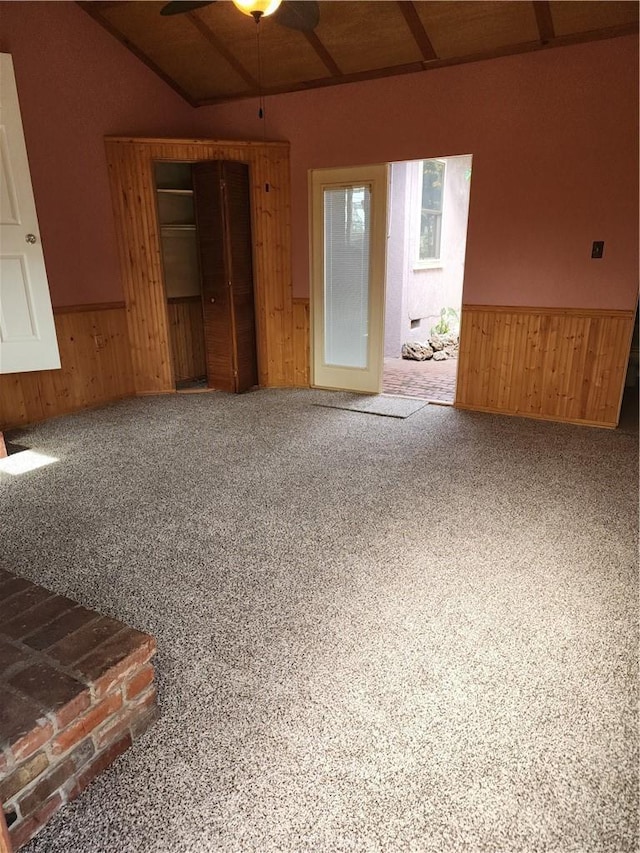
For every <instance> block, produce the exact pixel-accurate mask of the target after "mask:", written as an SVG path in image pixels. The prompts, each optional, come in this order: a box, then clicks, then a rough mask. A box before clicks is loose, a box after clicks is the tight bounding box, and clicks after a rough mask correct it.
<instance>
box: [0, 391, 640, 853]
mask: <svg viewBox="0 0 640 853" xmlns="http://www.w3.org/2000/svg"><path fill="white" fill-rule="evenodd" d="M322 399H323V394H322V393H320V392H311V391H307V392H305V391H262V392H257V393H252V394H248V395H244V396H241V397H234V396H231V395H223V394H204V395H186V396H179V397H174V398H167V397H162V398H146V399H138V400H131V401H127V402H123V403H121V404H118V405H115V406H111V407H109V408H106V409H102V410H98V411H92V412H85V413H82V414H79V415H76V416H71V417H65V418H60V419H57V420H54V421H51V422H49V423H45V424H42V425H40V426H35V427H33V428H30V429H27V430H25V431H23V432H22V433H21V434H19V435H16V436H13V438H14V440H16V441H18V442H19V443H21V444H23V445H27V446H30V447H31V448H33V449H34V450H37V451H39V452H41V453H44V454H47V455H50V456H54V457H57V458H58V460H59V461H58V462H56V463H53V464H50V465H48V466H47V467H45V468H42V469H39V470H37V471H33V472H31V473H28V474H24V475H21V476H11V475H5V474H2V475H0V525H1V530H2V545H1V559H0V564H1V565H2V566H4V567H6V568H8V569H10V570H12V571H16V572H17V573H19V574H23V575H24V576H26V577H29V578H31V579H33V580H35V581H38V582H40V583H42V584H44V585H46V586H49V587H50V588H51V589H53V590H54V591H56V592H62V593H65V594H68V595H70V596H72V597H74V598H76V599H77V600H78V601H80V602H81V603H83V604H85V605H88V606H89V607H93V608H96V609H97V610H100V611H102V612H103V613H105V614H107V615H110V616H115V617H117V618H119V619H122V620H124V621H125V622H128V623H129V624H131V625H133V626H134V627H137V628H140V629H142V630H143V631H148V632H150V633H152V634H154V635H155V636H156V637H157V639H158V646H159V655H158V671H159V681H160V683H159V688H160V703H161V708H162V718H161V719H160V721H159V722H158V723H157V724H156V725H155V727H154V728H153V729H152V730H151V731H150V732H149V733H148V735H146V736H145V737H144V738H142V739H141V740H140V741H139V742H138V743H137V744H136V745H135V746H134V747H133V748H132V749H131V750H130V751H129V752H128V753H126V754H125V755H124V756H123V757H122V758H121V759H119V760H118V761H117V762H116V764H115V765H114V766H113V767H112V768H111V769H110V770H109V771H108V772H106V773H105V774H104V775H103V776H102V777H100V778H99V779H98V780H96V782H94V783H93V784H92V786H91V787H90V788H89V789H88V790H87V791H86V792H85V793H84V794H83V795H82V796H81V797H80V798H79V799H78V800H77V801H75V802H74V803H72V804H70V805H69V806H67V807H66V808H65V809H63V810H62V811H61V812H60V813H59V814H58V815H57V816H56V817H55V818H54V820H53V821H52V822H51V823H50V824H49V825H48V827H47V828H46V829H45V830H44V832H43V833H42V834H41V835H40V836H39V837H38V838H37V839H36V840H35V841H34V842H32V843H31V845H30V846H29V847H28V848H27V849H28V851H29V853H45V851H46V853H184V851H192V852H193V853H207V851H238V853H244V851H256V853H257V851H259V853H275V851H319V852H320V853H323V852H324V851H327V853H330V851H331V852H332V851H384V853H387V851H388V853H395V851H425V853H426V851H434V853H447V851H452V853H454V852H455V853H458V851H469V853H480V852H481V853H494V851H495V853H519V851H531V853H534V852H535V853H541V851H554V853H578V851H580V853H597V852H598V851H607V853H621V851H632V850H636V849H637V831H638V826H637V819H638V799H637V797H638V786H637V768H638V763H637V762H638V755H637V718H636V711H637V651H638V624H637V611H638V597H637V499H638V494H637V458H638V450H637V436H634V435H631V434H621V433H617V432H612V431H599V430H592V429H585V428H578V427H571V426H560V425H555V424H550V423H536V422H532V421H525V420H520V419H516V418H498V417H491V416H484V415H473V414H469V413H465V412H459V411H456V410H453V409H447V408H442V407H433V406H427V407H425V408H423V409H421V410H420V411H418V412H416V413H415V414H413V415H412V416H411V417H409V418H407V419H405V420H401V419H393V418H386V417H371V416H370V415H367V414H361V413H358V412H352V411H343V410H340V409H332V408H331V409H330V408H321V407H319V406H317V405H313V404H314V403H317V402H321V401H322Z"/></svg>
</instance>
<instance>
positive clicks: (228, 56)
mask: <svg viewBox="0 0 640 853" xmlns="http://www.w3.org/2000/svg"><path fill="white" fill-rule="evenodd" d="M185 18H188V19H189V21H191V23H192V24H193V26H194V27H195V28H196V29H197V30H198V32H199V33H200V34H201V35H202V36H204V38H205V39H206V40H207V41H208V42H209V44H210V45H211V46H212V47H214V48H215V49H216V50H217V52H218V53H219V54H220V56H222V58H223V59H225V60H226V61H227V62H228V64H229V65H230V66H231V67H232V68H233V70H234V71H235V72H236V74H238V75H239V76H240V77H242V79H243V80H244V82H245V83H246V84H247V86H249V88H250V89H251V93H252V94H255V93H256V92H258V91H259V90H260V86H259V84H258V81H257V80H256V79H255V78H254V77H252V76H251V74H249V72H248V71H247V69H246V68H245V67H244V65H243V64H242V63H241V62H240V61H239V60H238V59H237V58H236V57H235V56H234V55H233V54H232V53H231V51H230V50H228V49H227V48H226V47H225V46H224V44H223V43H222V42H221V41H220V39H219V38H218V37H217V36H216V35H215V33H214V32H213V31H212V30H211V28H210V27H208V26H207V25H206V24H205V22H204V21H203V20H202V18H201V17H200V16H199V15H198V13H197V12H187V13H186V15H185Z"/></svg>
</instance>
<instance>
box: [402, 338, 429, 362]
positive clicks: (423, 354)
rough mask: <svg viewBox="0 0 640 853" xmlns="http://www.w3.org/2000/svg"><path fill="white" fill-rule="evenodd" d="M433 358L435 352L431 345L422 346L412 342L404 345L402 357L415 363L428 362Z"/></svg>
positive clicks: (417, 342)
mask: <svg viewBox="0 0 640 853" xmlns="http://www.w3.org/2000/svg"><path fill="white" fill-rule="evenodd" d="M432 356H433V350H432V349H431V347H430V346H429V344H421V343H420V342H419V341H411V342H410V343H406V344H402V357H403V358H409V359H412V360H413V361H427V359H429V358H431V357H432Z"/></svg>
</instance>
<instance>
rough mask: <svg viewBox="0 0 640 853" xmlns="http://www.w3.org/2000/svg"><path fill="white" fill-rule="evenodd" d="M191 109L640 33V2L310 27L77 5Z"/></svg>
mask: <svg viewBox="0 0 640 853" xmlns="http://www.w3.org/2000/svg"><path fill="white" fill-rule="evenodd" d="M79 5H80V6H81V7H82V8H83V9H85V11H86V12H87V13H88V14H89V15H91V17H93V18H94V19H95V20H96V21H97V22H98V23H100V24H101V25H102V26H103V27H105V29H107V30H108V31H109V32H110V33H111V34H112V35H113V36H114V37H115V38H117V39H119V40H120V41H121V42H122V43H123V44H125V45H126V46H127V47H128V48H129V49H130V50H131V51H132V52H133V53H134V54H135V55H136V56H137V57H138V58H139V59H141V60H142V61H143V62H145V63H146V64H147V65H148V66H149V67H150V68H152V69H153V70H154V71H155V72H156V73H157V74H158V75H159V76H160V77H162V79H163V80H165V81H166V82H167V83H169V84H170V85H171V86H172V87H173V88H174V89H175V90H176V91H177V92H179V93H180V94H181V95H182V97H184V98H185V100H187V101H188V102H189V103H190V104H192V105H193V106H202V105H205V104H213V103H219V102H221V101H228V100H235V99H238V98H246V97H254V96H255V95H257V94H258V92H259V90H260V88H262V91H263V93H264V94H276V93H280V92H295V91H300V90H303V89H310V88H316V87H319V86H331V85H336V84H338V83H348V82H353V81H356V80H367V79H373V78H376V77H386V76H391V75H394V74H406V73H410V72H412V71H422V70H426V69H429V68H438V67H442V66H443V65H454V64H458V63H463V62H473V61H475V60H480V59H489V58H492V57H496V56H505V55H507V54H515V53H525V52H528V51H531V50H538V49H542V48H547V47H556V46H558V47H560V46H563V45H567V44H575V43H577V42H582V41H592V40H594V39H602V38H612V37H614V36H619V35H625V34H630V33H635V32H637V31H638V8H639V6H638V3H636V2H634V0H624V2H614V0H587V2H567V0H559V2H553V0H551V2H548V0H531V2H528V1H527V2H520V0H516V2H511V0H494V2H464V0H456V2H406V0H403V1H402V2H385V0H374V2H369V0H321V2H320V3H319V7H320V21H319V23H318V25H317V27H316V28H315V29H314V30H313V31H312V32H307V33H305V32H299V31H296V30H292V29H287V28H285V27H284V26H282V25H281V24H279V23H278V22H277V21H276V20H275V19H274V18H265V19H263V21H262V22H261V24H260V29H261V35H260V41H261V53H262V75H261V78H262V79H261V86H259V83H258V81H259V77H260V74H259V69H258V53H257V48H256V26H255V24H254V22H253V21H252V19H251V18H249V17H247V16H245V15H243V14H241V13H240V12H239V11H238V10H237V9H236V8H235V7H234V6H233V4H232V3H231V2H229V0H216V2H213V3H211V4H210V5H209V6H205V7H202V8H200V9H198V10H197V11H192V12H186V13H184V14H180V15H173V16H168V17H163V16H161V15H160V9H161V8H162V7H163V5H164V0H162V2H155V0H153V2H148V0H140V2H138V0H134V2H128V1H127V0H120V2H89V3H80V4H79Z"/></svg>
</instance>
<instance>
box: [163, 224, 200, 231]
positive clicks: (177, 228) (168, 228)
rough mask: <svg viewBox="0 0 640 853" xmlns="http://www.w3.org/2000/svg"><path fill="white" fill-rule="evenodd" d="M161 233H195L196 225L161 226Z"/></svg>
mask: <svg viewBox="0 0 640 853" xmlns="http://www.w3.org/2000/svg"><path fill="white" fill-rule="evenodd" d="M160 230H161V231H195V230H196V226H195V225H161V226H160Z"/></svg>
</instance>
